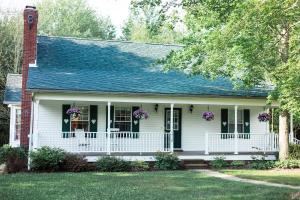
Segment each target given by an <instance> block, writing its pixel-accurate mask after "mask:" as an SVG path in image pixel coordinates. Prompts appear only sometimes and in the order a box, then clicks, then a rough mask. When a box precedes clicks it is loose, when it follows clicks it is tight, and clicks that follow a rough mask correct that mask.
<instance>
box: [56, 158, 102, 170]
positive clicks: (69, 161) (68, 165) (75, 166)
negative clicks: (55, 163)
mask: <svg viewBox="0 0 300 200" xmlns="http://www.w3.org/2000/svg"><path fill="white" fill-rule="evenodd" d="M60 170H62V171H66V172H86V171H95V170H96V166H95V165H94V164H92V163H88V162H87V160H86V159H85V158H84V157H83V156H80V155H76V154H71V153H66V154H65V156H64V158H63V160H62V163H61V166H60Z"/></svg>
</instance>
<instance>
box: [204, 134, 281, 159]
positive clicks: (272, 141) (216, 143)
mask: <svg viewBox="0 0 300 200" xmlns="http://www.w3.org/2000/svg"><path fill="white" fill-rule="evenodd" d="M278 149H279V148H278V134H274V133H267V134H259V133H238V134H235V133H205V154H209V153H213V152H217V153H235V154H238V153H242V152H275V151H278Z"/></svg>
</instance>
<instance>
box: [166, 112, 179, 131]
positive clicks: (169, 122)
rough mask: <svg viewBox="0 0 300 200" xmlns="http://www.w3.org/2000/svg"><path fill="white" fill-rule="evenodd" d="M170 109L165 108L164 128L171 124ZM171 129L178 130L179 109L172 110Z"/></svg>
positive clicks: (168, 128) (167, 128)
mask: <svg viewBox="0 0 300 200" xmlns="http://www.w3.org/2000/svg"><path fill="white" fill-rule="evenodd" d="M170 118H171V111H170V110H166V120H167V121H166V130H167V131H169V130H170V126H171V120H170ZM173 119H174V120H173V130H174V131H178V130H179V110H173Z"/></svg>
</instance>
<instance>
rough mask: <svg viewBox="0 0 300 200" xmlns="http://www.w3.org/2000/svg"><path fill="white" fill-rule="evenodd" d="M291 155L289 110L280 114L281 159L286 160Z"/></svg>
mask: <svg viewBox="0 0 300 200" xmlns="http://www.w3.org/2000/svg"><path fill="white" fill-rule="evenodd" d="M288 155H289V126H288V112H287V111H286V110H285V111H282V112H281V113H280V115H279V160H286V159H287V158H288Z"/></svg>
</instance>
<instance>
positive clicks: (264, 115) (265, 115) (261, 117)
mask: <svg viewBox="0 0 300 200" xmlns="http://www.w3.org/2000/svg"><path fill="white" fill-rule="evenodd" d="M257 118H258V120H259V121H260V122H267V121H270V119H271V115H270V114H269V113H260V114H259V115H258V117H257Z"/></svg>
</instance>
